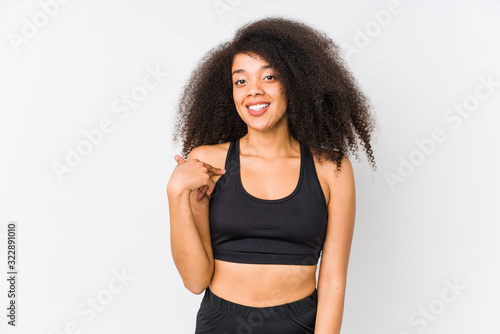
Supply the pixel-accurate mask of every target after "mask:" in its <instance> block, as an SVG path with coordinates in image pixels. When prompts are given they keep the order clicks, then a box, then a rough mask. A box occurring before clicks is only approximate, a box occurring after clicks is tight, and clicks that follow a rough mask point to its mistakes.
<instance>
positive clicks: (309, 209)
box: [167, 18, 376, 334]
mask: <svg viewBox="0 0 500 334" xmlns="http://www.w3.org/2000/svg"><path fill="white" fill-rule="evenodd" d="M370 111H371V107H370V104H369V102H368V99H367V98H366V97H365V96H364V95H363V94H362V92H361V91H360V89H359V88H358V86H357V83H356V80H355V79H354V78H353V77H352V75H351V73H350V72H349V71H348V69H347V66H346V65H345V64H344V62H343V60H342V58H341V56H340V55H339V48H338V47H337V45H336V44H334V42H333V41H332V40H331V39H330V38H328V37H327V36H326V35H325V34H323V33H322V32H320V31H317V30H316V29H314V28H311V27H309V26H307V25H305V24H303V23H300V22H296V21H292V20H288V19H283V18H266V19H262V20H259V21H256V22H252V23H250V24H247V25H246V26H244V27H242V28H240V29H239V30H238V31H237V33H236V35H235V37H234V39H233V40H232V41H230V42H227V43H223V44H221V45H219V46H217V47H216V48H214V49H212V50H211V51H210V52H209V53H208V54H207V55H206V56H205V57H204V58H203V59H202V61H201V62H200V64H199V65H198V67H197V68H196V69H195V71H194V72H193V74H192V76H191V78H190V80H189V82H188V84H187V85H186V87H185V90H184V93H183V96H182V98H181V100H180V104H179V114H178V118H177V124H176V128H175V132H174V141H176V140H178V138H179V137H181V138H182V139H183V151H182V155H183V156H186V155H187V156H186V160H184V159H183V157H182V156H180V155H175V157H174V158H175V159H176V160H177V166H176V167H175V169H174V171H173V173H172V175H171V177H170V180H169V182H168V185H167V195H168V202H169V209H170V227H171V229H170V233H171V234H170V237H171V248H172V255H173V259H174V262H175V265H176V267H177V270H178V271H179V274H180V275H181V277H182V280H183V283H184V286H185V287H186V288H187V289H188V290H189V291H191V292H192V293H194V294H201V293H202V292H205V294H204V297H203V300H202V302H201V305H200V309H199V311H198V314H197V317H196V333H218V334H223V333H273V334H280V333H286V334H292V333H316V334H332V333H340V328H341V322H342V315H343V308H344V296H345V291H346V278H347V267H348V261H349V254H350V248H351V242H352V235H353V229H354V220H355V210H356V208H355V197H356V196H355V185H354V176H353V169H352V165H351V163H350V161H349V159H348V158H347V156H346V154H347V153H349V152H348V151H351V152H352V153H355V154H356V157H357V150H358V143H357V142H356V140H357V139H358V138H359V140H360V141H361V145H362V146H363V147H364V149H365V151H366V154H367V156H368V158H369V160H370V161H371V164H372V166H373V167H374V168H376V166H375V161H374V157H373V152H372V149H371V145H370V138H371V134H372V131H373V130H374V124H375V119H374V118H373V116H372V115H371V112H370ZM320 254H321V263H320V270H319V277H318V284H317V285H316V270H317V264H318V260H319V258H320Z"/></svg>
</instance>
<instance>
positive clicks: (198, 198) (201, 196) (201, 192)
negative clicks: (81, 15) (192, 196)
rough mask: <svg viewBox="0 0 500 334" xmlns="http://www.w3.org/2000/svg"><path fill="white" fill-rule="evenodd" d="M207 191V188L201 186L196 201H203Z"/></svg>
mask: <svg viewBox="0 0 500 334" xmlns="http://www.w3.org/2000/svg"><path fill="white" fill-rule="evenodd" d="M206 190H207V186H201V187H200V188H198V191H197V192H196V200H198V201H199V200H201V199H202V198H203V196H205V192H206Z"/></svg>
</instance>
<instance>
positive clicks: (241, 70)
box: [231, 65, 273, 75]
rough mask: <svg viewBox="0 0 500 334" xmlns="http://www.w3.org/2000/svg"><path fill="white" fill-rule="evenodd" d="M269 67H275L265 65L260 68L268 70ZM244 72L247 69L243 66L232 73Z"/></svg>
mask: <svg viewBox="0 0 500 334" xmlns="http://www.w3.org/2000/svg"><path fill="white" fill-rule="evenodd" d="M268 68H273V67H272V66H271V65H264V66H262V67H261V68H260V69H261V70H266V69H268ZM243 72H245V70H244V69H242V68H241V69H239V70H234V71H233V73H231V75H235V74H236V73H243Z"/></svg>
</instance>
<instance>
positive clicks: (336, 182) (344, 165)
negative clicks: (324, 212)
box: [313, 155, 354, 203]
mask: <svg viewBox="0 0 500 334" xmlns="http://www.w3.org/2000/svg"><path fill="white" fill-rule="evenodd" d="M313 159H314V166H315V168H316V174H317V175H318V179H319V181H320V184H321V186H322V188H323V189H324V192H325V197H326V199H327V202H328V203H330V201H331V200H334V198H338V196H339V194H342V193H344V194H345V193H350V192H353V191H354V171H353V167H352V163H351V161H350V160H349V158H347V156H345V155H344V157H343V158H342V160H341V166H340V170H338V171H337V164H336V162H335V161H331V160H328V159H326V158H325V157H323V158H322V159H320V157H319V156H317V155H313Z"/></svg>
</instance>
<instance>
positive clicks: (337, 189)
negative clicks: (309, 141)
mask: <svg viewBox="0 0 500 334" xmlns="http://www.w3.org/2000/svg"><path fill="white" fill-rule="evenodd" d="M334 166H335V164H334ZM329 174H332V172H331V170H330V173H329ZM328 185H329V188H330V200H329V203H328V226H327V232H326V238H325V244H324V246H323V252H322V255H321V263H320V270H319V278H318V310H317V314H316V325H315V330H314V333H315V334H340V327H341V325H342V317H343V313H344V297H345V291H346V281H347V267H348V263H349V254H350V251H351V243H352V236H353V232H354V220H355V216H356V192H355V185H354V173H353V169H352V165H351V163H350V161H349V160H348V159H347V157H344V158H343V160H342V165H341V170H340V171H339V172H338V173H334V176H332V177H330V179H329V183H328Z"/></svg>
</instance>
